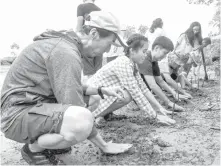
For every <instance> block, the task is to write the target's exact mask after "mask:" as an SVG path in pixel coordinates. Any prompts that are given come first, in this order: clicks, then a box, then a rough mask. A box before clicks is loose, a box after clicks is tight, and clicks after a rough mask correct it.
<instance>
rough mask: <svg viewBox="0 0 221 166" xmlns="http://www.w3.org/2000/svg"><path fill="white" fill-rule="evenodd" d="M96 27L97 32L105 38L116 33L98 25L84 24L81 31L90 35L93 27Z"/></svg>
mask: <svg viewBox="0 0 221 166" xmlns="http://www.w3.org/2000/svg"><path fill="white" fill-rule="evenodd" d="M93 28H96V30H97V32H98V33H99V35H100V37H101V38H105V37H108V36H110V35H112V34H114V32H111V31H108V30H106V29H102V28H97V27H93V26H89V25H84V26H83V27H82V29H81V31H80V32H81V33H83V34H86V35H89V33H90V31H91V29H93Z"/></svg>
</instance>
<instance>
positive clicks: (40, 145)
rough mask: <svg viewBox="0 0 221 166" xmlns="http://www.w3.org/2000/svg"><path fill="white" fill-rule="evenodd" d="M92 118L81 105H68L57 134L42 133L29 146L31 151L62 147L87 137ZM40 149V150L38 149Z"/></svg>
mask: <svg viewBox="0 0 221 166" xmlns="http://www.w3.org/2000/svg"><path fill="white" fill-rule="evenodd" d="M93 123H94V119H93V116H92V114H91V112H90V111H89V110H88V109H86V108H83V107H78V106H71V107H69V108H68V109H67V110H66V111H65V113H64V117H63V122H62V125H61V131H60V133H59V134H44V135H42V136H40V137H39V138H38V140H37V142H35V143H34V144H30V145H29V147H30V149H31V150H33V151H42V150H44V149H45V148H47V149H63V148H67V147H70V146H71V145H74V144H76V143H79V142H81V141H84V140H86V139H87V138H88V136H89V135H90V133H91V131H92V127H93ZM40 149H41V150H40Z"/></svg>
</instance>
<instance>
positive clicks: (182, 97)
mask: <svg viewBox="0 0 221 166" xmlns="http://www.w3.org/2000/svg"><path fill="white" fill-rule="evenodd" d="M188 98H189V97H188V96H186V95H181V94H179V99H180V100H187V99H188Z"/></svg>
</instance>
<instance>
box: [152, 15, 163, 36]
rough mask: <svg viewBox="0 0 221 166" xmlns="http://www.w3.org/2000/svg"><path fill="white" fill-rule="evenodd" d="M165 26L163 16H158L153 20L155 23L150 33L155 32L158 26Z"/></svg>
mask: <svg viewBox="0 0 221 166" xmlns="http://www.w3.org/2000/svg"><path fill="white" fill-rule="evenodd" d="M162 27H163V20H162V19H161V18H157V19H155V20H153V23H152V25H151V27H150V30H149V31H150V33H154V31H155V29H156V28H162Z"/></svg>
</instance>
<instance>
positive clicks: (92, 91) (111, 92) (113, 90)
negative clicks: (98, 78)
mask: <svg viewBox="0 0 221 166" xmlns="http://www.w3.org/2000/svg"><path fill="white" fill-rule="evenodd" d="M83 92H84V94H85V95H97V94H99V93H98V88H95V87H91V86H89V85H87V84H86V85H83ZM101 93H102V94H105V95H107V96H114V97H117V98H119V99H122V97H121V95H120V94H123V93H124V92H123V90H122V89H121V88H120V87H110V88H107V87H101ZM119 93H120V94H119Z"/></svg>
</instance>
